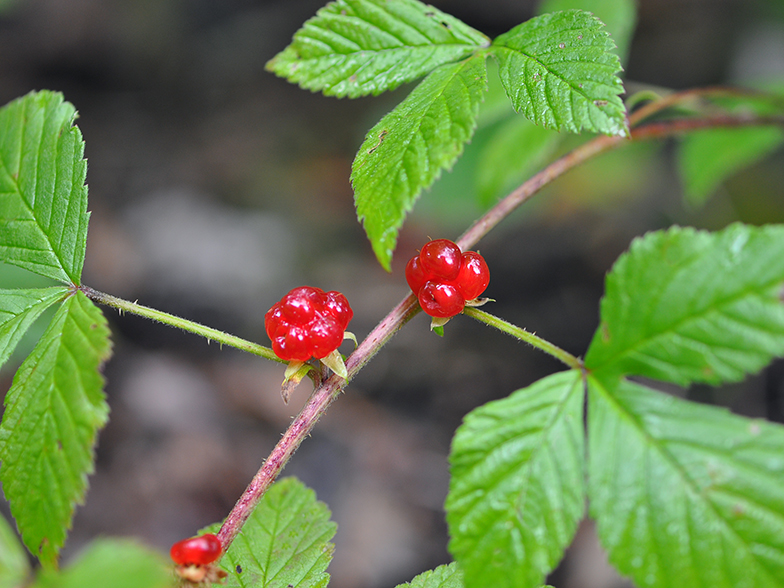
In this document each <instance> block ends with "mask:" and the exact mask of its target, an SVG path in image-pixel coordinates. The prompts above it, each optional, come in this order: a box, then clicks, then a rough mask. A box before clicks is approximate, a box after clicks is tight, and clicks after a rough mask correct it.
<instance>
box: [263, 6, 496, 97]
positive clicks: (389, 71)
mask: <svg viewBox="0 0 784 588" xmlns="http://www.w3.org/2000/svg"><path fill="white" fill-rule="evenodd" d="M489 44H490V39H488V38H487V37H486V36H485V35H483V34H482V33H480V32H479V31H476V30H474V29H472V28H471V27H469V26H468V25H466V24H464V23H463V22H461V21H460V20H458V19H456V18H454V17H453V16H450V15H448V14H445V13H443V12H441V11H440V10H438V9H436V8H433V7H432V6H428V5H426V4H422V3H421V2H418V1H417V0H337V1H336V2H331V3H329V4H327V6H325V7H324V8H322V9H321V10H319V11H318V13H317V14H316V16H315V17H313V18H311V19H310V20H308V21H307V22H306V23H305V24H304V25H303V27H302V28H301V29H300V30H299V31H297V32H296V33H295V34H294V39H293V41H292V43H291V45H289V46H288V47H286V49H284V50H283V51H282V52H281V53H279V54H278V55H276V56H275V57H274V58H273V59H272V60H271V61H270V62H269V63H268V64H267V69H268V70H270V71H272V72H274V73H275V74H277V75H279V76H281V77H284V78H286V79H288V80H289V81H290V82H295V83H297V84H299V85H300V86H301V87H302V88H305V89H308V90H311V91H321V92H323V93H324V94H326V95H327V96H338V97H344V96H348V97H350V98H356V97H358V96H365V95H368V94H374V95H377V94H380V93H381V92H383V91H385V90H392V89H394V88H396V87H398V86H399V85H400V84H403V83H406V82H411V81H413V80H415V79H417V78H420V77H422V76H424V75H426V74H427V73H429V72H431V71H432V70H433V69H435V68H436V67H438V66H439V65H443V64H445V63H449V62H452V61H458V60H460V59H463V58H465V57H468V56H469V55H471V54H472V53H474V52H475V51H477V50H478V49H480V48H482V47H486V46H487V45H489Z"/></svg>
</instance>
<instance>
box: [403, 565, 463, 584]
mask: <svg viewBox="0 0 784 588" xmlns="http://www.w3.org/2000/svg"><path fill="white" fill-rule="evenodd" d="M463 585H464V584H463V574H462V572H461V571H460V568H459V567H458V566H457V564H456V563H451V564H448V565H444V566H438V567H437V568H436V569H434V570H428V571H427V572H422V573H421V574H419V575H418V576H417V577H416V578H414V579H413V580H411V581H410V582H406V583H405V584H400V585H398V586H397V588H463Z"/></svg>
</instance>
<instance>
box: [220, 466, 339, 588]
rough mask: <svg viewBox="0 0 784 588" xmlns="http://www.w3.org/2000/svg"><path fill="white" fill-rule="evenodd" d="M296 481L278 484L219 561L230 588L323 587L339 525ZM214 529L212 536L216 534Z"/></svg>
mask: <svg viewBox="0 0 784 588" xmlns="http://www.w3.org/2000/svg"><path fill="white" fill-rule="evenodd" d="M329 517H330V512H329V509H328V508H327V506H326V505H325V504H324V503H323V502H319V501H317V500H316V493H315V492H313V490H311V489H310V488H307V487H306V486H305V485H304V484H302V482H300V481H299V480H297V479H295V478H285V479H283V480H280V481H278V482H276V483H275V484H273V485H272V486H271V487H270V489H269V490H268V491H267V493H266V494H265V495H264V498H262V499H261V502H259V505H258V506H257V507H256V510H254V511H253V514H251V515H250V518H249V519H248V520H247V522H246V523H245V524H244V525H243V527H242V530H241V531H240V533H239V535H237V538H236V539H234V542H233V543H232V544H231V546H230V547H229V550H228V552H227V553H226V555H224V556H223V558H222V559H221V561H220V566H221V567H222V568H223V569H224V570H226V571H227V572H228V573H229V576H228V578H226V584H225V586H227V587H228V588H232V587H246V586H253V587H254V588H311V587H318V588H324V587H325V586H326V585H327V583H328V582H329V574H327V573H326V569H327V566H328V565H329V562H330V561H331V560H332V551H333V549H334V545H333V544H332V543H330V542H329V541H330V539H332V537H333V536H334V535H335V531H336V529H337V525H335V523H333V522H332V521H330V520H329ZM219 527H220V525H213V526H212V527H210V528H209V529H207V531H208V532H213V533H215V532H217V530H218V528H219Z"/></svg>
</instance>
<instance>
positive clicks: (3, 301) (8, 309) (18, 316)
mask: <svg viewBox="0 0 784 588" xmlns="http://www.w3.org/2000/svg"><path fill="white" fill-rule="evenodd" d="M66 292H68V288H62V287H58V288H39V289H35V290H0V366H2V365H3V364H4V363H5V362H6V361H7V360H8V358H9V357H10V356H11V354H12V353H13V352H14V349H15V348H16V344H17V343H19V340H20V339H21V338H22V335H24V334H25V332H26V331H27V329H28V328H29V327H30V325H32V324H33V323H34V322H35V319H37V318H38V317H39V316H41V313H42V312H43V311H45V310H46V309H47V308H49V307H50V306H51V305H53V304H55V303H56V302H57V301H59V300H62V298H63V296H65V294H66Z"/></svg>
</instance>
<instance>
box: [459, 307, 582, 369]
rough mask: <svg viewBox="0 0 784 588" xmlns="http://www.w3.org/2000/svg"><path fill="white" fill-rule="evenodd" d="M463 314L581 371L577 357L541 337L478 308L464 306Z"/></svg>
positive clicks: (580, 361)
mask: <svg viewBox="0 0 784 588" xmlns="http://www.w3.org/2000/svg"><path fill="white" fill-rule="evenodd" d="M463 314H464V315H466V316H470V317H471V318H472V319H476V320H478V321H479V322H481V323H484V324H486V325H488V326H490V327H494V328H496V329H498V330H499V331H501V332H503V333H506V334H507V335H511V336H512V337H514V338H515V339H519V340H520V341H525V342H526V343H528V344H529V345H531V346H533V347H536V348H537V349H539V350H541V351H544V352H545V353H547V354H548V355H552V356H553V357H554V358H555V359H558V360H560V361H562V362H563V363H565V364H566V365H568V366H569V367H570V368H572V369H575V370H582V369H583V362H582V360H581V359H580V358H579V357H575V356H574V355H572V354H571V353H569V352H568V351H564V350H563V349H561V348H560V347H558V346H556V345H553V344H552V343H550V342H549V341H545V340H544V339H542V338H541V337H537V336H536V335H534V334H533V333H529V332H528V331H526V330H525V329H522V328H520V327H518V326H517V325H513V324H512V323H509V322H507V321H505V320H503V319H500V318H498V317H497V316H493V315H492V314H490V313H488V312H485V311H484V310H479V309H478V308H471V307H469V306H466V307H465V308H464V309H463Z"/></svg>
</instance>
